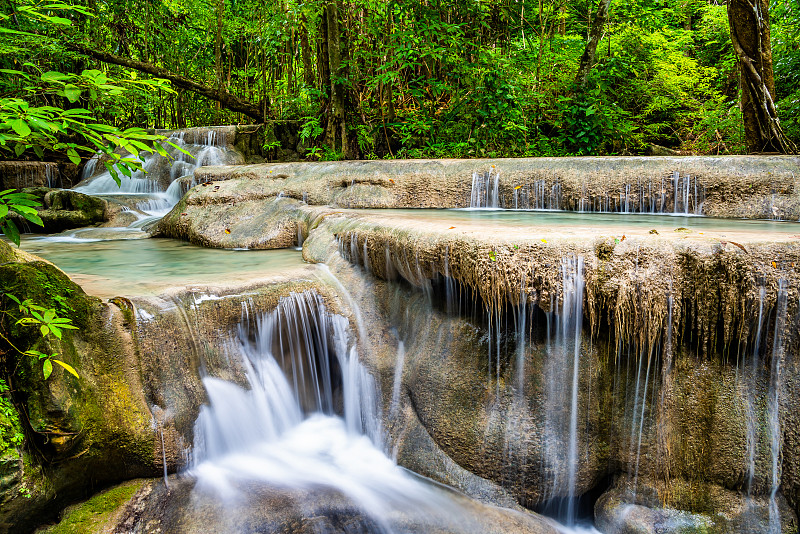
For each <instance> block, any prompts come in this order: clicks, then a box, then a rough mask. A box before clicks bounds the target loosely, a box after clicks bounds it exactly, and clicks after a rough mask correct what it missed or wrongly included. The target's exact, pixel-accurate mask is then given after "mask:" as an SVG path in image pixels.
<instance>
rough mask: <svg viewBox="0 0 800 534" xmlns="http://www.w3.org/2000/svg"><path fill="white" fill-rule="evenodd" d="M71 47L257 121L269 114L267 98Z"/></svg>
mask: <svg viewBox="0 0 800 534" xmlns="http://www.w3.org/2000/svg"><path fill="white" fill-rule="evenodd" d="M69 48H70V49H72V50H75V51H76V52H80V53H81V54H86V55H87V56H90V57H93V58H95V59H97V60H99V61H102V62H104V63H113V64H114V65H122V66H123V67H128V68H129V69H134V70H138V71H140V72H146V73H148V74H152V75H153V76H156V77H158V78H164V79H165V80H169V81H170V82H172V85H174V86H175V87H179V88H181V89H186V90H187V91H192V92H194V93H197V94H199V95H202V96H204V97H206V98H208V99H209V100H214V101H215V102H219V103H220V104H221V105H222V106H223V107H225V108H226V109H229V110H231V111H238V112H239V113H244V114H245V115H247V116H248V117H250V118H252V119H255V120H256V121H257V122H264V118H265V117H266V115H267V109H268V107H267V101H266V98H265V100H264V102H263V103H261V104H258V103H255V102H250V101H249V100H245V99H243V98H239V97H238V96H236V95H233V94H231V93H229V92H227V91H226V90H224V89H220V90H217V88H216V87H208V86H206V85H202V84H199V83H197V82H196V81H194V80H190V79H189V78H186V77H184V76H179V75H177V74H175V73H174V72H171V71H168V70H167V69H164V68H161V67H157V66H155V65H152V64H150V63H145V62H143V61H136V60H134V59H128V58H124V57H120V56H115V55H114V54H109V53H108V52H101V51H99V50H92V49H91V48H86V47H84V46H80V45H70V46H69Z"/></svg>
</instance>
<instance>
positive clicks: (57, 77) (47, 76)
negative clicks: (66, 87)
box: [41, 70, 71, 82]
mask: <svg viewBox="0 0 800 534" xmlns="http://www.w3.org/2000/svg"><path fill="white" fill-rule="evenodd" d="M70 78H71V76H70V75H68V74H63V73H61V72H56V71H52V70H51V71H48V72H45V73H44V74H42V76H41V79H42V81H43V82H61V81H63V80H69V79H70Z"/></svg>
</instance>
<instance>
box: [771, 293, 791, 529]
mask: <svg viewBox="0 0 800 534" xmlns="http://www.w3.org/2000/svg"><path fill="white" fill-rule="evenodd" d="M786 308H787V294H786V281H785V280H780V281H779V285H778V297H777V302H776V303H775V331H774V333H773V338H772V363H771V367H770V381H769V399H768V402H769V406H768V409H767V414H768V425H769V426H768V428H769V438H770V455H771V460H772V462H771V467H772V469H771V475H772V476H771V479H770V492H769V532H770V534H780V532H781V516H780V511H779V510H778V501H777V498H776V497H777V493H778V489H779V488H780V484H781V465H780V461H781V448H782V445H783V435H782V432H781V422H780V406H781V393H782V392H781V389H782V388H783V380H782V378H783V377H782V369H781V365H782V360H783V355H784V354H783V353H784V346H783V329H784V327H785V322H786Z"/></svg>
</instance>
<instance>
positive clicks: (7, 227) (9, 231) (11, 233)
mask: <svg viewBox="0 0 800 534" xmlns="http://www.w3.org/2000/svg"><path fill="white" fill-rule="evenodd" d="M0 229H2V230H3V233H4V234H5V236H6V237H7V238H8V240H9V241H11V242H12V243H14V244H15V245H17V246H19V230H18V229H17V225H16V224H14V221H11V220H8V219H6V220H5V221H3V222H2V223H0Z"/></svg>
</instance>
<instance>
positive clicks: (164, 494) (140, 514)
mask: <svg viewBox="0 0 800 534" xmlns="http://www.w3.org/2000/svg"><path fill="white" fill-rule="evenodd" d="M235 490H236V491H237V492H241V495H242V497H241V498H238V499H235V500H226V499H220V498H219V496H217V495H214V494H213V493H211V494H210V493H208V492H206V491H204V490H202V489H198V488H196V487H195V481H194V479H192V478H191V477H180V478H175V477H170V480H169V487H168V488H167V487H166V486H165V485H164V482H163V481H152V482H149V483H147V484H145V486H144V487H143V488H142V489H141V490H140V491H139V492H138V493H137V494H136V495H134V497H133V498H132V499H131V500H130V501H129V502H128V503H127V504H126V505H125V507H124V508H123V510H122V511H121V512H119V513H118V514H117V515H118V517H119V519H118V521H117V523H116V525H114V527H113V532H118V533H131V534H139V533H156V532H175V533H186V534H189V533H220V534H223V533H230V532H286V533H293V534H295V533H296V534H304V533H312V532H328V533H353V532H364V533H368V532H379V531H381V530H382V529H386V528H390V529H391V530H392V531H393V532H404V533H420V534H422V533H435V534H445V533H453V534H456V533H464V534H466V533H475V534H479V533H480V534H483V533H486V534H489V533H497V534H501V533H541V534H555V532H556V530H555V529H554V528H553V527H552V526H551V525H550V524H549V523H548V522H547V521H546V520H543V519H541V518H538V517H536V516H534V515H531V514H526V513H522V512H517V511H513V510H508V509H503V508H497V507H492V506H485V505H480V504H476V503H474V502H469V501H468V500H467V499H465V498H463V497H459V496H457V495H453V498H454V499H455V500H457V501H462V502H464V503H466V505H467V506H468V508H467V509H466V513H465V515H464V517H461V518H451V521H450V523H451V525H450V526H447V525H446V522H444V521H442V522H440V520H441V519H442V518H436V517H435V516H434V517H431V516H430V515H428V516H425V514H416V513H414V512H413V511H407V512H405V513H403V512H399V513H394V514H392V515H391V516H389V517H385V518H381V519H380V520H376V519H375V518H372V517H370V516H369V515H367V514H365V513H364V512H363V511H362V510H361V509H360V508H359V507H358V506H356V505H354V504H353V503H352V501H351V500H350V499H348V498H347V497H346V496H345V495H343V494H341V493H339V492H337V491H335V490H332V489H326V488H324V487H313V486H311V487H309V488H306V489H284V488H276V487H265V486H263V485H241V486H238V487H236V488H235ZM437 519H438V520H437Z"/></svg>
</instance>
